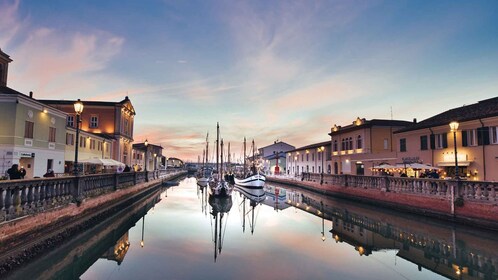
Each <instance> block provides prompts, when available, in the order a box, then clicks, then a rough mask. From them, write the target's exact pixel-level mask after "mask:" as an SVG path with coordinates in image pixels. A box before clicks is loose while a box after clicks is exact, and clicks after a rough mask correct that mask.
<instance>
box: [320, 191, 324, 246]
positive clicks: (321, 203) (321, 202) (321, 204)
mask: <svg viewBox="0 0 498 280" xmlns="http://www.w3.org/2000/svg"><path fill="white" fill-rule="evenodd" d="M320 206H321V210H322V211H321V212H322V241H325V213H323V201H320Z"/></svg>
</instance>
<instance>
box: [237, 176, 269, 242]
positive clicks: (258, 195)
mask: <svg viewBox="0 0 498 280" xmlns="http://www.w3.org/2000/svg"><path fill="white" fill-rule="evenodd" d="M235 190H237V191H238V192H239V193H240V194H241V195H242V196H243V197H244V199H243V201H242V203H241V204H242V213H243V214H242V231H243V232H245V229H246V216H248V215H251V220H250V221H249V226H250V228H251V234H254V228H255V226H256V219H255V211H254V210H255V208H256V206H257V205H258V204H261V202H263V201H264V200H265V199H266V191H265V190H264V189H262V188H261V189H255V188H246V187H241V186H235ZM246 200H249V207H250V209H249V211H247V212H246Z"/></svg>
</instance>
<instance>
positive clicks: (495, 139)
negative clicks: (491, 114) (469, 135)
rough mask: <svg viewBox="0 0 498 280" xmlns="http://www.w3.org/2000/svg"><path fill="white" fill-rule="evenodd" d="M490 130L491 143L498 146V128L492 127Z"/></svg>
mask: <svg viewBox="0 0 498 280" xmlns="http://www.w3.org/2000/svg"><path fill="white" fill-rule="evenodd" d="M489 130H490V137H489V138H490V140H491V143H492V144H498V126H493V127H490V128H489Z"/></svg>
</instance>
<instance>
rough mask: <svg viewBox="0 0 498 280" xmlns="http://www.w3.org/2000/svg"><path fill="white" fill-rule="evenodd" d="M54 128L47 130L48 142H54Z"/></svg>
mask: <svg viewBox="0 0 498 280" xmlns="http://www.w3.org/2000/svg"><path fill="white" fill-rule="evenodd" d="M55 131H56V130H55V127H49V128H48V142H55Z"/></svg>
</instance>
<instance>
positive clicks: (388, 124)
mask: <svg viewBox="0 0 498 280" xmlns="http://www.w3.org/2000/svg"><path fill="white" fill-rule="evenodd" d="M358 120H359V121H360V122H361V124H359V125H357V124H356V122H357V121H358ZM357 121H355V122H354V123H353V124H350V125H348V126H344V127H340V126H336V127H337V128H338V130H337V131H332V132H330V133H329V135H330V136H333V135H337V134H341V133H345V132H351V131H355V130H358V129H364V128H370V127H373V126H386V127H392V126H396V127H406V126H409V125H411V124H413V122H409V121H402V120H383V119H372V120H365V119H359V118H358V119H357Z"/></svg>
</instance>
